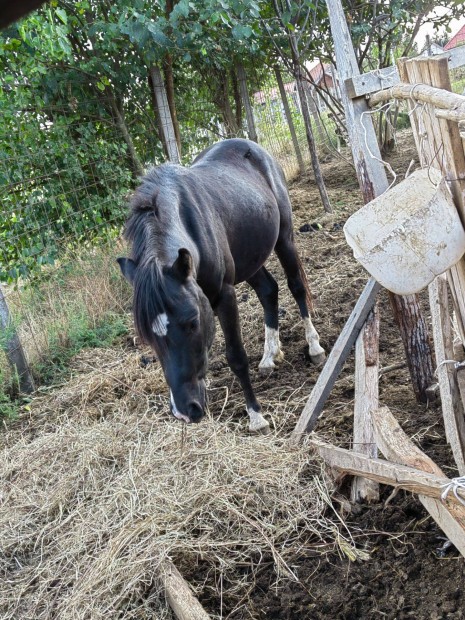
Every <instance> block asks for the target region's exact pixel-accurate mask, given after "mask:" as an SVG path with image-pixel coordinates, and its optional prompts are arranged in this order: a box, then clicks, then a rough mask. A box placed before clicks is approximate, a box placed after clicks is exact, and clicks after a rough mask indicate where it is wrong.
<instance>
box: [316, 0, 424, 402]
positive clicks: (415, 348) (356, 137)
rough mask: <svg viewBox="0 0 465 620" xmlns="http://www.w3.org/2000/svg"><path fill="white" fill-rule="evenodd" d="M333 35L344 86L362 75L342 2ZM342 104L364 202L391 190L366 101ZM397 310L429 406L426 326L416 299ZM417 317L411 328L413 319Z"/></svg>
mask: <svg viewBox="0 0 465 620" xmlns="http://www.w3.org/2000/svg"><path fill="white" fill-rule="evenodd" d="M326 4H327V5H328V11H329V19H330V24H331V32H332V36H333V39H334V48H335V53H336V62H337V70H338V74H339V77H340V79H341V82H342V83H344V82H345V80H348V79H350V78H352V77H353V76H357V75H360V71H359V68H358V65H357V59H356V57H355V52H354V48H353V45H352V40H351V38H350V33H349V29H348V27H347V22H346V19H345V15H344V12H343V9H342V5H341V2H340V0H326ZM341 95H342V102H343V104H344V110H345V114H346V121H347V131H348V133H349V140H350V145H351V148H352V153H353V157H354V163H355V169H356V171H357V177H358V181H359V184H360V189H361V191H362V194H363V198H364V200H365V202H369V201H370V200H373V198H375V197H376V196H379V195H380V194H382V193H383V192H385V191H386V190H387V188H388V186H389V184H388V180H387V176H386V172H385V169H384V165H383V163H382V161H381V153H380V150H379V145H378V141H377V138H376V132H375V129H374V126H373V121H372V120H371V117H370V116H369V114H368V112H369V108H368V105H367V102H366V99H365V98H364V97H356V98H354V99H351V98H350V97H349V94H348V91H347V88H345V86H343V85H342V84H341ZM389 296H390V298H391V300H392V304H393V306H394V307H395V308H396V319H397V320H398V323H399V326H400V328H401V329H400V331H401V336H402V340H403V343H404V349H405V354H406V357H407V361H408V364H409V370H410V374H411V377H412V383H413V387H414V391H415V394H416V395H417V398H418V399H419V400H420V401H422V402H426V400H427V399H428V395H427V392H426V391H427V388H428V387H429V385H430V384H431V383H432V380H433V361H432V351H431V345H430V342H429V338H428V330H427V327H426V323H425V321H424V318H423V316H422V314H421V311H420V307H419V304H418V299H417V297H416V296H415V295H408V296H399V295H394V294H393V293H390V294H389ZM412 314H414V315H415V321H414V323H413V324H412V321H411V316H412Z"/></svg>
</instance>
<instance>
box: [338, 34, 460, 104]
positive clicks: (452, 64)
mask: <svg viewBox="0 0 465 620" xmlns="http://www.w3.org/2000/svg"><path fill="white" fill-rule="evenodd" d="M429 58H434V59H436V58H444V60H445V61H446V62H447V64H448V68H449V69H456V68H457V67H462V66H463V65H465V46H461V47H456V48H454V49H453V50H450V51H449V52H446V53H445V54H438V55H437V56H433V57H429ZM400 81H402V80H401V77H400V76H399V71H398V69H397V67H395V66H394V65H391V66H390V67H385V68H384V69H374V70H373V71H368V72H367V73H362V75H355V76H354V77H350V78H348V79H347V80H345V87H346V89H347V92H348V93H349V97H351V98H352V99H354V98H355V97H363V96H364V95H370V94H372V93H375V92H377V91H379V90H383V89H385V88H391V87H392V86H397V85H398V84H399V82H400Z"/></svg>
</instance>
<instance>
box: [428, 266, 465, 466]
mask: <svg viewBox="0 0 465 620" xmlns="http://www.w3.org/2000/svg"><path fill="white" fill-rule="evenodd" d="M428 290H429V298H430V307H431V321H432V325H433V338H434V349H435V352H436V366H437V371H436V372H437V376H438V380H439V390H440V393H441V405H442V415H443V418H444V427H445V429H446V438H447V441H448V442H449V444H450V446H451V449H452V453H453V455H454V459H455V462H456V464H457V468H458V470H459V472H460V475H462V476H463V475H465V418H464V407H463V404H462V399H461V397H460V391H459V388H458V384H457V379H456V375H455V370H454V366H453V365H451V364H450V363H448V362H449V361H451V360H453V359H454V348H453V338H452V329H451V320H450V314H449V307H448V303H449V302H448V295H447V282H446V279H445V278H444V277H442V276H438V277H437V278H435V280H434V281H433V282H432V283H431V284H430V285H429V287H428Z"/></svg>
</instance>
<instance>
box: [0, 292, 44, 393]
mask: <svg viewBox="0 0 465 620" xmlns="http://www.w3.org/2000/svg"><path fill="white" fill-rule="evenodd" d="M2 332H3V334H2V335H4V344H3V346H4V349H5V353H6V357H7V359H8V362H9V364H10V366H11V369H12V371H13V374H14V375H17V377H18V382H19V390H20V392H23V393H24V394H30V393H31V392H33V391H34V390H35V386H34V379H33V378H32V374H31V371H30V370H29V365H28V363H27V360H26V356H25V354H24V350H23V347H22V345H21V341H20V340H19V337H18V334H17V333H16V330H15V329H14V328H13V325H12V322H11V317H10V313H9V311H8V305H7V303H6V299H5V296H4V295H3V291H2V288H1V286H0V334H1V333H2Z"/></svg>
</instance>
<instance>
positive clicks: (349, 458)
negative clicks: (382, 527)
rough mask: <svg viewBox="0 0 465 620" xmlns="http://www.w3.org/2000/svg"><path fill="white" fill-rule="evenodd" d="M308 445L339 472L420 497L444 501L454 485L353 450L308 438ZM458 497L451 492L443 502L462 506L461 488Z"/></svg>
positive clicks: (446, 480) (463, 493)
mask: <svg viewBox="0 0 465 620" xmlns="http://www.w3.org/2000/svg"><path fill="white" fill-rule="evenodd" d="M308 445H309V446H311V447H313V448H314V449H315V450H316V452H317V453H318V454H319V455H320V456H321V458H322V459H323V460H324V461H325V463H326V464H327V465H329V467H332V468H333V469H335V470H336V471H339V472H341V473H346V474H351V475H352V476H364V477H365V478H369V479H370V480H375V481H376V482H380V483H382V484H387V485H390V486H393V487H396V488H399V489H404V490H406V491H410V492H412V493H416V494H417V495H418V494H421V495H426V496H427V497H433V498H434V499H438V500H441V495H442V493H443V491H444V488H445V487H446V486H447V485H449V484H450V483H451V480H450V479H449V478H444V477H440V476H435V475H434V474H429V473H427V472H424V471H421V470H419V469H415V468H413V467H408V466H406V465H398V464H396V463H390V462H389V461H385V460H383V459H375V458H370V457H369V456H365V455H364V454H358V453H357V452H353V451H352V450H346V449H345V448H338V447H337V446H333V445H331V444H328V443H326V442H324V441H321V440H319V439H316V438H311V439H309V440H308ZM457 494H458V497H459V499H457V498H456V497H455V496H454V494H453V493H449V494H448V496H447V499H446V500H444V502H443V503H444V504H445V505H447V506H449V505H456V506H462V503H461V500H463V501H465V490H463V489H461V488H458V489H457ZM441 501H442V500H441Z"/></svg>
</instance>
